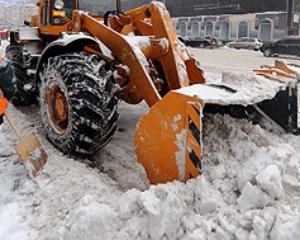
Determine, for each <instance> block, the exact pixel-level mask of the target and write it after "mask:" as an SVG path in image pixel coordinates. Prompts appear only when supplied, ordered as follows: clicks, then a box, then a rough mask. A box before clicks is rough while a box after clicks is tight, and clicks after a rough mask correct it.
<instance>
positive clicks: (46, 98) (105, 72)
mask: <svg viewBox="0 0 300 240" xmlns="http://www.w3.org/2000/svg"><path fill="white" fill-rule="evenodd" d="M117 90H118V87H117V85H116V84H114V80H113V76H112V71H111V70H109V66H108V65H107V64H106V63H105V61H104V60H102V59H100V58H99V57H96V56H91V55H88V54H86V53H69V54H64V55H60V56H55V57H51V58H49V59H48V62H47V63H45V64H44V68H43V71H42V74H41V82H40V84H39V103H40V111H41V117H42V121H43V125H44V127H45V129H46V134H47V137H48V139H49V140H50V141H51V142H52V143H53V145H54V146H55V147H57V148H58V149H59V150H61V151H62V152H63V153H65V154H74V153H79V154H84V155H91V154H93V153H94V152H95V151H97V150H98V149H100V148H102V147H104V146H105V145H106V144H107V143H109V141H110V140H111V138H112V136H113V134H114V133H115V131H116V129H117V120H118V118H119V114H118V109H117V108H118V98H117V97H116V95H115V94H116V92H117ZM61 96H63V97H61ZM53 99H58V100H57V101H54V102H53ZM59 104H60V106H63V107H60V108H59V107H57V106H59ZM59 112H61V113H59ZM57 119H59V120H57Z"/></svg>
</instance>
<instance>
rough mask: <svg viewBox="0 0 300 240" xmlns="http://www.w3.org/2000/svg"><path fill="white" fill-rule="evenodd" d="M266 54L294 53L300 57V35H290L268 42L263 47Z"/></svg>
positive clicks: (267, 55)
mask: <svg viewBox="0 0 300 240" xmlns="http://www.w3.org/2000/svg"><path fill="white" fill-rule="evenodd" d="M261 51H262V52H263V54H264V56H266V57H272V56H274V55H294V56H299V57H300V37H289V38H284V39H281V40H278V41H277V42H275V43H266V44H264V45H263V46H262V47H261Z"/></svg>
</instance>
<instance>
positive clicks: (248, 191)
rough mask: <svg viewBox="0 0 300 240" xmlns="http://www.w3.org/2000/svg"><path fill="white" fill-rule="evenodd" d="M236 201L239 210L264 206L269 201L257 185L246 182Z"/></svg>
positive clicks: (244, 210) (243, 210)
mask: <svg viewBox="0 0 300 240" xmlns="http://www.w3.org/2000/svg"><path fill="white" fill-rule="evenodd" d="M237 202H238V206H239V209H240V210H241V212H246V211H247V210H249V209H256V208H263V207H265V206H266V205H267V204H268V203H269V202H270V198H269V197H268V195H267V194H265V193H264V192H262V191H261V190H260V189H259V188H258V187H257V186H253V185H252V184H251V183H250V182H247V183H246V184H245V186H244V188H243V190H242V194H241V196H240V197H239V198H238V200H237Z"/></svg>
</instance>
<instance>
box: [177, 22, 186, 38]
mask: <svg viewBox="0 0 300 240" xmlns="http://www.w3.org/2000/svg"><path fill="white" fill-rule="evenodd" d="M179 26H180V27H179V32H180V36H183V37H185V36H186V23H185V22H181V23H180V25H179Z"/></svg>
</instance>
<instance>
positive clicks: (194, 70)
mask: <svg viewBox="0 0 300 240" xmlns="http://www.w3.org/2000/svg"><path fill="white" fill-rule="evenodd" d="M82 2H84V0H80V1H79V0H39V1H38V4H37V5H38V14H37V15H36V16H33V17H32V19H31V21H30V22H27V25H28V26H27V27H21V28H19V29H18V30H16V31H12V32H11V34H10V46H9V47H8V48H7V50H6V56H7V58H8V59H9V60H10V61H11V64H12V66H13V68H14V72H15V75H16V78H17V83H16V85H17V86H16V94H15V97H14V100H13V102H14V104H15V105H27V104H31V103H33V102H35V101H36V100H38V102H39V106H40V114H41V119H42V121H43V125H44V128H45V132H46V135H47V138H48V139H49V140H50V142H51V143H52V144H53V145H54V146H55V147H56V148H58V149H59V150H61V151H62V152H63V153H65V154H84V155H91V154H93V153H94V152H95V151H97V150H99V149H101V148H103V147H104V146H105V145H106V144H107V143H109V141H110V140H111V139H112V137H113V135H114V133H115V132H116V130H117V122H118V117H119V114H118V102H119V100H122V101H125V102H126V103H129V104H138V103H140V102H141V101H145V102H146V103H147V105H148V106H149V110H148V112H147V113H146V114H145V115H144V116H142V117H141V119H140V121H139V123H138V125H137V128H136V130H135V137H134V144H135V150H136V154H137V160H138V161H139V162H140V163H141V164H142V165H143V166H144V168H145V171H146V173H147V176H148V178H149V180H150V182H151V183H153V184H157V183H165V182H168V181H173V180H180V181H187V180H188V179H190V178H193V177H197V176H199V175H200V174H201V171H202V170H203V166H202V165H203V164H202V160H201V157H202V152H203V143H202V132H203V130H202V128H203V126H202V125H203V124H202V118H203V110H205V111H207V112H211V113H217V112H218V113H225V111H226V113H229V114H231V115H237V117H248V118H249V117H250V116H252V115H257V114H256V113H260V116H263V115H265V116H266V115H267V114H262V112H263V111H262V110H261V109H263V108H264V106H265V105H266V104H268V101H270V100H266V101H267V102H266V101H263V100H264V99H259V101H260V102H259V103H257V102H256V101H249V104H248V103H245V102H243V103H241V101H239V98H238V97H239V96H240V95H239V93H237V90H235V89H234V86H230V85H226V84H219V85H218V84H209V83H206V79H205V76H204V74H203V71H202V70H201V68H200V67H199V62H198V60H196V59H195V58H194V57H193V56H192V55H191V54H190V53H189V52H188V50H187V49H186V47H185V46H184V45H183V44H182V43H181V42H180V41H179V40H178V39H177V36H176V30H175V28H174V26H173V22H172V18H171V17H170V14H169V12H168V11H167V9H166V8H165V6H164V4H162V3H161V2H151V3H149V4H146V5H143V6H140V7H137V8H135V9H131V10H128V11H125V12H122V11H121V7H120V6H121V4H120V1H116V6H117V7H116V10H111V11H107V12H105V14H103V16H95V15H93V14H91V13H88V12H86V11H85V10H84V9H82V8H81V3H82ZM269 70H270V69H269ZM258 71H260V70H258ZM270 71H271V70H270ZM257 73H258V72H257ZM260 74H267V73H265V72H264V73H263V72H260ZM271 75H272V74H271ZM272 81H273V80H272ZM270 82H271V80H270ZM291 88H293V89H294V88H295V87H294V85H293V87H291ZM287 89H288V88H286V87H284V88H281V89H279V90H280V91H281V93H280V94H282V92H284V93H286V92H288V94H290V92H291V91H288V90H287ZM246 90H248V91H251V87H249V89H246ZM295 91H296V90H295ZM295 91H294V92H295ZM276 94H277V93H276ZM276 94H275V95H274V96H272V98H274V99H279V98H280V96H281V95H280V96H277V95H276ZM294 95H295V94H294ZM295 96H296V95H295ZM222 98H223V99H227V101H226V102H222V101H221V100H222ZM254 98H255V97H254ZM296 98H297V97H296ZM287 99H290V98H287V97H286V96H284V100H287ZM243 100H244V98H243ZM256 100H257V101H258V99H256ZM276 101H277V100H276ZM263 102H264V103H263ZM280 102H281V99H279V102H277V103H280ZM259 104H260V105H259ZM278 106H279V105H276V107H278ZM277 111H281V110H280V109H277ZM297 112H298V111H297V110H294V109H293V114H294V113H297ZM254 113H255V114H254ZM270 115H271V114H270ZM277 115H278V114H277ZM277 115H276V116H277ZM287 115H288V118H289V117H290V114H289V113H287ZM276 116H275V117H274V118H273V119H272V120H273V121H275V122H276ZM269 119H270V117H269ZM293 121H296V120H295V119H293ZM293 124H294V122H293ZM281 125H282V126H283V125H284V124H281ZM283 127H284V126H283ZM290 127H293V130H298V125H297V124H296V125H295V124H294V125H292V124H291V123H290V122H288V124H287V128H290Z"/></svg>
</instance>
